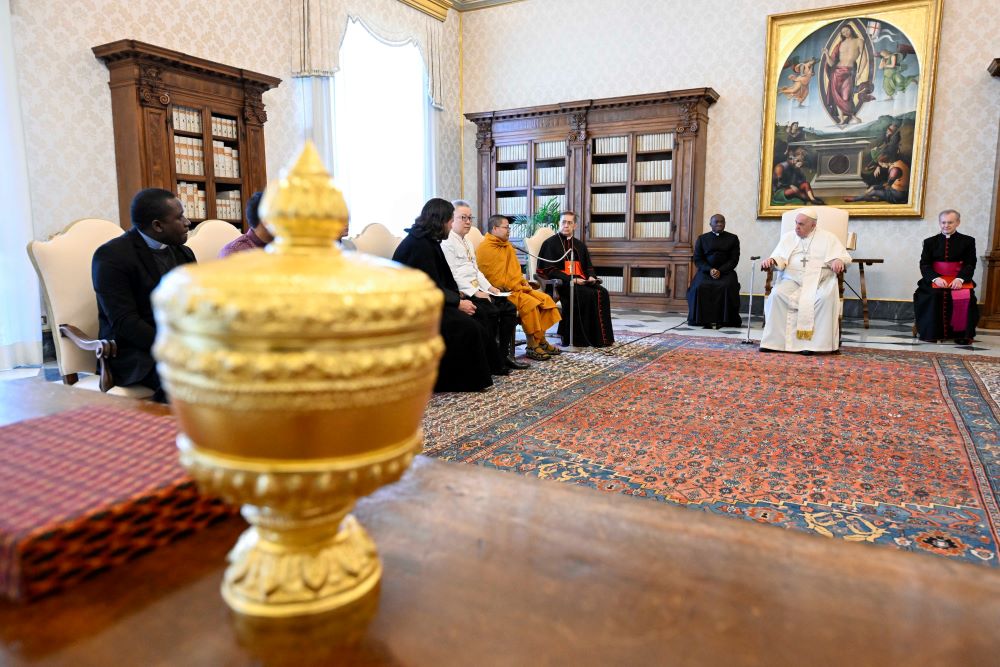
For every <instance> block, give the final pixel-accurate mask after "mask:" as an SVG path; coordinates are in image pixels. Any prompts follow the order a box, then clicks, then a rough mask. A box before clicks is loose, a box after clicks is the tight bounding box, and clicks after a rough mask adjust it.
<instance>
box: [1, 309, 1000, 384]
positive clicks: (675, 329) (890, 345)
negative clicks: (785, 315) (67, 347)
mask: <svg viewBox="0 0 1000 667" xmlns="http://www.w3.org/2000/svg"><path fill="white" fill-rule="evenodd" d="M611 315H612V319H613V320H614V328H615V331H631V332H633V333H638V334H654V333H672V334H679V335H682V336H711V337H722V338H731V339H734V340H740V339H745V338H746V336H747V329H746V324H745V323H744V326H743V327H742V328H740V329H735V328H732V327H726V328H723V329H719V330H715V329H702V328H701V327H691V326H688V324H687V318H686V316H685V315H684V314H681V313H654V312H647V311H641V310H625V309H616V310H613V311H612V313H611ZM911 326H912V324H911V323H909V322H905V323H903V322H890V321H885V320H881V321H880V320H872V321H871V326H870V328H868V329H865V328H864V324H863V322H862V321H861V320H851V319H845V320H844V335H843V345H844V347H860V348H867V349H883V350H904V351H906V350H911V351H916V352H946V353H948V354H966V355H981V356H988V357H1000V331H991V330H985V329H980V330H979V331H978V332H977V335H976V340H975V341H973V343H972V344H971V345H955V344H954V343H951V342H948V343H924V342H923V341H920V340H918V339H916V338H914V337H913V335H912V333H911V332H912V329H911ZM760 334H761V320H760V318H759V317H757V316H754V318H753V322H752V323H751V325H750V338H751V340H754V341H759V340H760ZM550 338H551V339H552V340H553V341H554V342H558V337H557V336H556V335H555V327H553V330H552V331H550ZM31 377H34V378H38V379H39V380H41V381H46V382H60V381H61V380H60V376H59V369H58V368H57V367H56V362H55V360H52V361H47V362H46V363H45V364H43V365H42V366H40V367H39V366H30V367H25V368H15V369H13V370H7V371H0V381H3V380H18V379H22V378H31Z"/></svg>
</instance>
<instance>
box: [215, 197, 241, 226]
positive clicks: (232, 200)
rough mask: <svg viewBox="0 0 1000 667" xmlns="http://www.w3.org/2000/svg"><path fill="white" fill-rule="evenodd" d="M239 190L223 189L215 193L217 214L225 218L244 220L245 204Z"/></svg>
mask: <svg viewBox="0 0 1000 667" xmlns="http://www.w3.org/2000/svg"><path fill="white" fill-rule="evenodd" d="M240 196H241V194H240V191H239V190H223V191H222V192H217V193H216V195H215V215H216V216H218V217H219V218H222V219H223V220H242V219H243V204H242V202H241V200H240Z"/></svg>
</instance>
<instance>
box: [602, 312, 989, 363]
mask: <svg viewBox="0 0 1000 667" xmlns="http://www.w3.org/2000/svg"><path fill="white" fill-rule="evenodd" d="M612 317H613V319H614V323H615V324H614V326H615V331H625V330H628V331H633V332H638V333H659V332H664V331H666V332H670V333H675V334H680V335H684V336H712V337H719V336H721V337H723V338H732V339H745V338H746V336H747V329H746V317H745V316H744V322H743V326H742V327H741V328H739V329H736V328H731V327H726V328H723V329H719V330H715V329H702V328H701V327H691V326H688V324H687V318H686V316H685V315H684V314H680V313H650V312H644V311H638V310H615V311H613V312H612ZM762 322H763V320H761V318H760V317H758V316H756V315H755V316H754V318H753V321H752V322H751V325H750V338H751V340H754V341H760V335H761V328H762ZM912 332H913V323H912V322H893V321H887V320H872V321H871V322H870V326H869V328H868V329H865V328H864V322H863V321H862V320H860V319H857V320H854V319H845V320H844V331H843V343H842V344H843V346H844V347H859V348H865V349H882V350H904V351H914V352H946V353H948V354H967V355H980V356H988V357H1000V330H987V329H980V330H978V331H977V332H976V339H975V340H974V341H973V342H972V344H971V345H955V344H954V343H953V342H951V341H949V342H945V343H925V342H923V341H921V340H919V339H917V338H915V337H914V336H913V333H912Z"/></svg>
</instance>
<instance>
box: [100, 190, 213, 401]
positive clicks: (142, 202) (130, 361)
mask: <svg viewBox="0 0 1000 667" xmlns="http://www.w3.org/2000/svg"><path fill="white" fill-rule="evenodd" d="M131 217H132V229H130V230H129V231H128V232H126V233H125V234H122V235H121V236H119V237H118V238H115V239H112V240H110V241H108V242H107V243H105V244H104V245H102V246H101V247H100V248H98V249H97V251H96V252H95V253H94V260H93V264H92V265H91V274H92V278H93V282H94V291H95V292H96V293H97V311H98V319H99V321H100V334H99V335H100V337H101V338H104V339H108V340H115V341H116V342H117V344H118V355H117V356H116V357H114V358H112V359H110V367H111V375H112V377H114V380H115V384H117V385H121V386H123V387H127V386H129V385H135V384H139V385H143V386H146V387H149V388H150V389H153V390H154V391H155V392H156V393H155V395H154V400H158V401H161V402H163V401H165V400H166V398H165V396H164V393H163V388H162V387H161V385H160V376H159V375H158V374H157V373H156V362H155V361H154V360H153V355H152V353H151V350H152V347H153V339H154V338H155V337H156V322H155V321H154V320H153V307H152V305H151V304H150V301H149V295H150V294H151V293H152V291H153V289H155V288H156V286H157V285H159V284H160V279H161V278H163V276H164V275H166V273H167V272H168V271H170V270H171V269H173V268H175V267H177V266H180V265H181V264H187V263H189V262H194V261H195V256H194V253H193V252H191V249H190V248H188V247H186V246H185V245H183V244H184V241H186V240H187V234H188V229H189V228H190V226H191V223H190V221H189V220H188V219H187V218H186V217H185V216H184V207H183V206H182V205H181V202H180V201H179V200H178V199H177V196H176V195H175V194H174V193H172V192H170V191H169V190H162V189H160V188H148V189H146V190H142V191H141V192H139V193H138V194H137V195H136V196H135V197H134V198H133V199H132V208H131Z"/></svg>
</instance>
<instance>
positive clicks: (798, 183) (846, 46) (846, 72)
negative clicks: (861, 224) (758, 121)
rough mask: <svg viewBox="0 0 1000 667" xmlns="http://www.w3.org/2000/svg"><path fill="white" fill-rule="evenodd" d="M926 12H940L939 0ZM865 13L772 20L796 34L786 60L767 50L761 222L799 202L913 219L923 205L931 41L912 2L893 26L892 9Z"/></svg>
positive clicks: (931, 0) (854, 9) (889, 5)
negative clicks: (914, 14) (915, 17)
mask: <svg viewBox="0 0 1000 667" xmlns="http://www.w3.org/2000/svg"><path fill="white" fill-rule="evenodd" d="M900 4H901V3H899V2H879V3H872V6H873V9H879V10H885V9H889V10H891V9H893V6H894V5H900ZM926 5H927V6H926V7H924V8H922V9H923V11H925V12H926V11H928V10H936V11H937V12H938V13H937V16H939V15H940V13H939V12H940V7H939V3H938V1H937V0H926ZM864 7H865V6H864V5H853V6H851V7H850V8H845V9H843V10H840V9H837V8H833V9H828V10H814V11H811V12H801V13H799V15H803V16H806V15H822V16H825V17H826V18H820V19H818V20H813V21H809V22H805V23H803V22H799V24H797V25H796V24H795V21H794V18H793V17H795V16H796V15H795V14H788V15H779V16H778V17H769V19H770V20H774V19H776V18H778V19H784V20H787V21H788V22H789V24H790V25H791V26H792V27H793V28H794V33H792V34H794V35H795V36H796V37H795V39H794V40H784V41H783V42H782V43H783V48H785V49H787V51H786V52H785V53H784V54H782V53H772V52H771V51H770V50H769V52H768V62H769V65H768V67H769V72H771V73H770V74H769V76H768V79H767V80H768V91H767V92H766V93H765V114H766V117H765V128H764V129H765V142H764V145H765V149H766V150H768V154H767V156H766V162H765V164H766V165H767V166H766V169H764V168H762V174H761V180H762V187H761V202H760V203H761V206H760V209H761V210H760V214H761V215H770V214H774V215H777V214H780V212H781V211H782V210H785V209H787V208H791V207H796V206H802V205H806V204H816V205H824V204H825V205H832V206H838V207H844V208H848V209H849V210H851V214H852V215H866V214H869V215H905V214H910V215H912V214H914V212H915V210H916V209H917V208H919V206H920V205H922V201H921V200H922V196H921V197H917V196H915V194H917V193H915V183H914V181H915V179H917V177H918V176H919V179H920V180H919V185H920V187H918V188H916V189H917V190H921V192H920V193H919V194H921V195H922V182H923V181H922V178H923V176H922V175H923V155H924V154H925V152H926V130H927V127H929V112H930V109H929V100H930V92H931V91H930V88H931V84H932V83H933V82H932V81H927V80H925V79H926V78H927V77H926V73H927V72H929V71H933V68H931V67H929V59H931V58H933V57H934V56H935V49H933V48H928V47H929V46H933V44H934V40H933V39H931V37H932V36H931V35H929V34H928V33H927V30H926V26H927V25H928V23H926V22H922V23H921V22H918V21H915V20H913V17H912V16H911V15H910V13H912V12H910V9H909V7H912V3H909V7H908V8H907V12H910V13H902V12H901V13H899V15H898V16H899V18H900V19H901V20H900V24H897V23H894V22H893V18H894V15H893V14H892V12H891V11H888V12H887V11H872V12H871V13H870V14H869V13H867V12H863V11H858V10H863V9H864ZM848 9H850V13H848ZM932 25H933V24H932ZM773 32H775V27H774V26H773V25H772V26H770V33H773ZM770 33H769V43H770V39H771V37H772V35H771V34H770ZM913 33H921V34H913ZM933 37H934V38H935V39H936V31H935V33H934V35H933ZM777 59H780V63H781V64H780V65H777V63H776V62H775V61H776V60H777ZM772 63H774V64H772ZM771 68H773V70H772V69H771ZM772 82H773V83H772ZM762 167H764V165H762ZM869 211H870V213H869Z"/></svg>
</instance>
